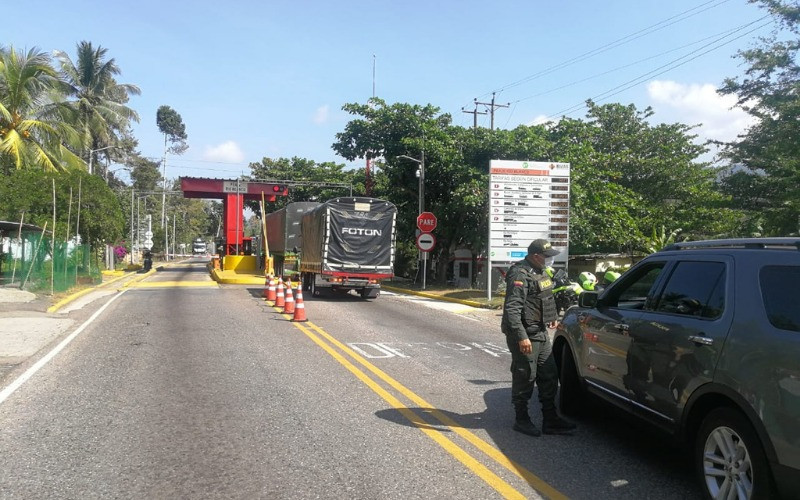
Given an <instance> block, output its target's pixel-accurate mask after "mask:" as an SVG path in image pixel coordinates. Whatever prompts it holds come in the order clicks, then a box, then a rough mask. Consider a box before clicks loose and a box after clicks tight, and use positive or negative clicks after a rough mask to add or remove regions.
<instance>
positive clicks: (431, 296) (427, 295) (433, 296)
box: [381, 285, 493, 309]
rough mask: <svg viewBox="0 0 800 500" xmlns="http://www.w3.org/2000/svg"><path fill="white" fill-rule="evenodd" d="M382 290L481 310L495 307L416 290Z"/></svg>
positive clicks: (384, 286) (386, 288)
mask: <svg viewBox="0 0 800 500" xmlns="http://www.w3.org/2000/svg"><path fill="white" fill-rule="evenodd" d="M381 288H383V289H385V290H389V291H390V292H396V293H405V294H407V295H418V296H420V297H425V298H428V299H434V300H443V301H445V302H454V303H456V304H463V305H465V306H471V307H478V308H481V309H493V307H491V306H490V305H488V304H482V303H480V302H475V301H474V300H463V299H454V298H451V297H442V296H441V295H436V294H433V293H425V292H418V291H416V290H409V289H407V288H396V287H393V286H386V285H381Z"/></svg>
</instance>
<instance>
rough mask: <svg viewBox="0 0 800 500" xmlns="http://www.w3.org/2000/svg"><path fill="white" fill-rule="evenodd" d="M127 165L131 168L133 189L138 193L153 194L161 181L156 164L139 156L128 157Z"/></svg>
mask: <svg viewBox="0 0 800 500" xmlns="http://www.w3.org/2000/svg"><path fill="white" fill-rule="evenodd" d="M127 164H128V165H129V166H130V168H131V180H132V181H133V188H134V189H135V190H136V191H140V192H155V191H156V189H158V183H159V182H160V181H161V173H160V172H159V171H158V163H156V162H154V161H152V160H150V159H148V158H145V157H143V156H141V155H138V154H137V155H133V156H130V157H129V158H128V160H127Z"/></svg>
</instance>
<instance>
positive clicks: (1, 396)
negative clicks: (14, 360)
mask: <svg viewBox="0 0 800 500" xmlns="http://www.w3.org/2000/svg"><path fill="white" fill-rule="evenodd" d="M123 293H125V290H121V291H120V292H119V293H118V294H116V295H115V296H113V297H111V300H109V301H108V302H106V303H105V304H104V305H103V307H101V308H100V309H98V310H97V311H96V312H95V313H94V314H92V316H91V317H90V318H89V319H87V320H86V321H84V323H83V324H82V325H81V326H79V327H78V329H77V330H75V331H74V332H72V333H71V334H70V335H69V337H67V338H65V339H64V340H62V341H61V343H60V344H58V345H57V346H56V347H55V348H54V349H53V350H52V351H50V352H48V353H47V354H46V355H45V356H44V357H43V358H42V359H40V360H39V361H37V362H36V363H35V364H34V365H33V366H31V367H30V368H28V369H27V370H25V373H23V374H22V375H20V376H19V377H18V378H17V379H16V380H14V381H13V382H11V384H9V385H8V387H6V388H5V389H3V390H2V391H0V405H1V404H3V403H4V402H5V400H6V399H7V398H8V397H9V396H11V394H13V393H14V391H16V390H17V389H19V388H20V387H21V386H22V384H24V383H25V382H27V380H28V379H29V378H31V377H32V376H33V375H34V374H35V373H36V372H38V371H39V370H40V369H41V368H42V367H43V366H44V365H46V364H47V363H48V362H49V361H50V360H51V359H53V358H54V357H55V356H56V355H57V354H58V353H59V352H61V351H62V350H63V349H64V348H65V347H67V345H68V344H69V343H70V342H72V341H73V340H74V339H75V337H77V336H78V335H80V333H81V332H82V331H83V330H85V329H86V327H87V326H89V324H91V323H92V321H94V320H96V319H97V317H98V316H100V315H101V314H102V313H103V311H105V310H106V307H108V306H110V305H111V303H112V302H114V301H115V300H117V298H118V297H119V296H120V295H122V294H123Z"/></svg>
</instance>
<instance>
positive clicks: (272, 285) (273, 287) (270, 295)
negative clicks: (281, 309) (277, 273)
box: [267, 278, 278, 302]
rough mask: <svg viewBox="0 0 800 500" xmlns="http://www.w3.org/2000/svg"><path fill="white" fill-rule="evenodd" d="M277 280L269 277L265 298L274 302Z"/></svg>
mask: <svg viewBox="0 0 800 500" xmlns="http://www.w3.org/2000/svg"><path fill="white" fill-rule="evenodd" d="M277 287H278V281H277V280H276V279H275V278H270V279H269V288H267V300H269V301H271V302H275V298H276V297H277Z"/></svg>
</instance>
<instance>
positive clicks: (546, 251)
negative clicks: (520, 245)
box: [528, 239, 561, 257]
mask: <svg viewBox="0 0 800 500" xmlns="http://www.w3.org/2000/svg"><path fill="white" fill-rule="evenodd" d="M528 253H531V254H533V253H538V254H539V255H544V256H545V257H555V256H556V255H558V254H559V253H561V252H559V251H558V250H556V249H555V248H553V246H552V245H551V244H550V242H549V241H547V240H541V239H539V240H533V241H532V242H531V244H530V245H528Z"/></svg>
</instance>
